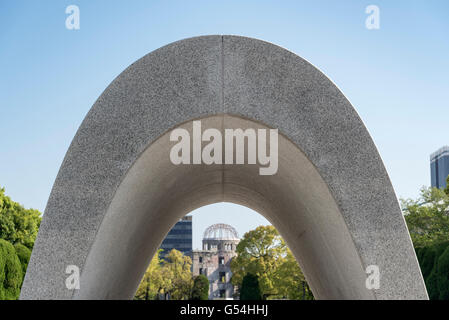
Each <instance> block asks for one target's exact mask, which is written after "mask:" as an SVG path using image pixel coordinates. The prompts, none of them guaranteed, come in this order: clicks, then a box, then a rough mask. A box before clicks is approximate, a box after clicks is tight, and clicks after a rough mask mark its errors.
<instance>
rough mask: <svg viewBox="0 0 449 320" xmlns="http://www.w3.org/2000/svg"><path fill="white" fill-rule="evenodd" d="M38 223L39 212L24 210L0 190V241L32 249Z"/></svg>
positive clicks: (39, 220) (39, 221)
mask: <svg viewBox="0 0 449 320" xmlns="http://www.w3.org/2000/svg"><path fill="white" fill-rule="evenodd" d="M40 223H41V214H40V212H39V211H37V210H34V209H25V208H24V207H23V206H22V205H20V204H19V203H17V202H14V201H12V200H11V198H10V197H8V196H6V195H5V189H1V188H0V239H4V240H6V241H8V242H10V243H12V244H17V243H20V244H22V245H24V246H25V247H27V248H29V249H32V248H33V245H34V241H35V240H36V236H37V232H38V230H39V226H40Z"/></svg>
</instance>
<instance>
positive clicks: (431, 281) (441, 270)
mask: <svg viewBox="0 0 449 320" xmlns="http://www.w3.org/2000/svg"><path fill="white" fill-rule="evenodd" d="M416 251H417V257H418V261H419V265H420V267H421V271H422V274H423V277H424V281H425V283H426V288H427V292H428V294H429V298H430V300H449V278H448V277H449V242H448V241H446V242H442V243H438V244H435V245H433V246H428V247H423V248H417V249H416Z"/></svg>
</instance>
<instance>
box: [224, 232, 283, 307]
mask: <svg viewBox="0 0 449 320" xmlns="http://www.w3.org/2000/svg"><path fill="white" fill-rule="evenodd" d="M236 253H237V256H236V257H235V258H233V259H232V260H231V270H232V279H231V281H232V283H233V284H234V285H237V286H239V287H241V286H242V281H243V278H244V277H245V275H246V274H248V273H250V274H252V275H254V276H257V278H258V281H259V286H260V290H261V293H262V296H263V298H264V299H266V298H268V297H269V296H276V295H277V294H278V291H277V288H276V286H275V283H274V280H275V277H274V275H275V272H276V269H277V268H278V267H279V266H280V264H281V263H282V261H283V255H285V253H286V245H285V242H284V240H283V239H282V238H281V236H280V235H279V234H278V232H277V230H276V229H275V228H274V227H273V226H259V227H257V228H256V229H254V230H251V231H248V232H247V233H245V234H244V236H243V238H242V239H241V241H240V242H239V244H238V245H237V249H236Z"/></svg>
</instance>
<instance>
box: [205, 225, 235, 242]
mask: <svg viewBox="0 0 449 320" xmlns="http://www.w3.org/2000/svg"><path fill="white" fill-rule="evenodd" d="M203 239H204V240H238V239H239V234H238V232H237V230H235V229H234V227H232V226H230V225H229V224H225V223H216V224H213V225H211V226H209V227H207V228H206V230H205V231H204V234H203Z"/></svg>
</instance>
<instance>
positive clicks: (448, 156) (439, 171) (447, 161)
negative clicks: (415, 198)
mask: <svg viewBox="0 0 449 320" xmlns="http://www.w3.org/2000/svg"><path fill="white" fill-rule="evenodd" d="M448 175H449V146H444V147H442V148H440V149H438V150H437V151H435V152H434V153H432V154H431V155H430V179H431V185H432V187H435V188H445V187H446V178H447V176H448Z"/></svg>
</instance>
